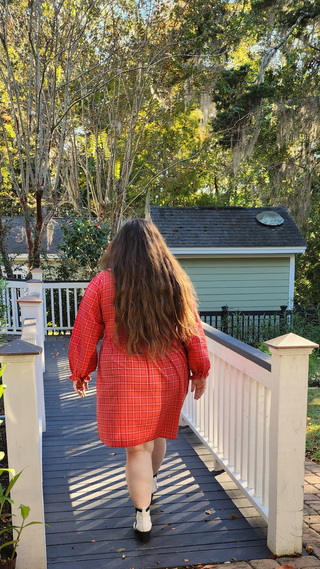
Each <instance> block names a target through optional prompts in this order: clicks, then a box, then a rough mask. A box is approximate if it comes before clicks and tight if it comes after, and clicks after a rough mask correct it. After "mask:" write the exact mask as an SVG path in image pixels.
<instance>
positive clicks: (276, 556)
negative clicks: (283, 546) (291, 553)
mask: <svg viewBox="0 0 320 569" xmlns="http://www.w3.org/2000/svg"><path fill="white" fill-rule="evenodd" d="M269 559H278V555H277V554H276V553H275V554H274V555H270V557H269Z"/></svg>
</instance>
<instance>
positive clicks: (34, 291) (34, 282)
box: [27, 269, 46, 371]
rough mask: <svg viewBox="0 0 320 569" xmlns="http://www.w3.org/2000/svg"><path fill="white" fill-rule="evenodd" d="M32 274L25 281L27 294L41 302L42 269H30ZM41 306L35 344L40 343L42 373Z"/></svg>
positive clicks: (42, 329)
mask: <svg viewBox="0 0 320 569" xmlns="http://www.w3.org/2000/svg"><path fill="white" fill-rule="evenodd" d="M30 272H31V274H32V279H31V280H29V281H27V285H28V292H29V296H36V297H37V298H40V300H42V301H43V282H42V275H43V271H42V269H32V271H30ZM43 316H44V315H43V306H42V307H41V311H40V312H39V320H38V325H37V328H38V329H37V344H38V342H39V341H41V343H40V344H38V345H39V346H41V347H42V355H41V357H42V369H43V371H45V365H46V364H45V354H44V317H43ZM40 330H41V331H42V332H41V336H40Z"/></svg>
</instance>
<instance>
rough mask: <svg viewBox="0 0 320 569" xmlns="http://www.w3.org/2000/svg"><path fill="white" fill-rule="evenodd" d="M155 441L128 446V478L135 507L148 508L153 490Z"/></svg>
mask: <svg viewBox="0 0 320 569" xmlns="http://www.w3.org/2000/svg"><path fill="white" fill-rule="evenodd" d="M153 449H154V441H149V442H147V443H143V444H141V445H136V446H133V447H128V448H126V451H127V464H126V478H127V484H128V490H129V494H130V498H131V500H132V502H133V505H134V506H135V508H139V509H142V508H148V506H149V505H150V502H151V490H152V477H153V472H152V453H153Z"/></svg>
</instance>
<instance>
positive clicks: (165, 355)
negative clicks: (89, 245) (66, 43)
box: [69, 219, 210, 541]
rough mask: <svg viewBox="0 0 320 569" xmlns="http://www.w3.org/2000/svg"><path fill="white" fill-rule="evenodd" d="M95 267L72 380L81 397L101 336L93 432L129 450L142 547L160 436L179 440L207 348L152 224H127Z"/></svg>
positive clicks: (199, 386) (73, 351)
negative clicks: (186, 405) (182, 412)
mask: <svg viewBox="0 0 320 569" xmlns="http://www.w3.org/2000/svg"><path fill="white" fill-rule="evenodd" d="M101 264H102V269H103V271H102V272H101V273H99V274H98V275H97V276H96V277H95V278H94V279H93V280H92V281H91V283H90V284H89V286H88V288H87V289H86V292H85V294H84V297H83V299H82V302H81V305H80V308H79V312H78V315H77V318H76V322H75V325H74V329H73V333H72V338H71V341H70V348H69V361H70V369H71V373H72V376H71V377H70V379H72V381H73V382H74V383H73V386H74V389H75V391H76V392H77V393H78V394H79V395H80V396H81V397H84V395H85V391H86V390H87V389H88V381H89V380H90V376H89V374H90V373H91V372H93V371H94V370H95V369H96V366H97V363H98V355H97V349H96V346H97V343H98V342H99V340H100V339H101V338H102V336H103V341H102V346H101V350H100V356H99V363H98V375H97V421H98V434H99V437H100V439H101V441H102V442H103V443H105V444H106V445H108V446H112V447H125V448H126V454H127V463H126V479H127V484H128V490H129V494H130V497H131V499H132V502H133V504H134V506H135V508H136V521H135V523H134V526H133V527H134V529H135V530H136V532H137V536H138V537H139V539H140V540H141V541H148V539H149V536H150V530H151V527H152V523H151V519H150V511H149V507H150V502H151V497H152V494H153V493H154V492H155V491H156V489H157V483H156V475H157V472H158V470H159V468H160V466H161V464H162V461H163V458H164V455H165V451H166V439H167V438H169V439H176V438H177V433H178V425H179V416H180V410H181V407H182V404H183V401H184V399H185V397H186V394H187V391H188V384H189V380H191V391H194V397H195V399H199V397H200V396H201V395H202V393H203V392H204V390H205V383H206V379H205V378H206V377H207V375H208V373H209V368H210V363H209V359H208V352H207V345H206V340H205V336H204V333H203V329H202V326H201V322H200V319H199V316H198V312H197V309H196V302H195V295H194V290H193V287H192V284H191V282H190V280H189V277H188V276H187V275H186V273H185V272H184V271H183V269H182V268H181V267H180V265H179V263H178V262H177V261H176V260H175V258H174V257H173V256H172V254H171V253H170V251H169V249H168V247H167V246H166V244H165V242H164V240H163V238H162V236H161V235H160V233H159V231H158V229H157V228H156V227H155V225H153V224H152V223H149V222H148V221H145V220H143V219H134V220H132V221H128V222H126V223H125V224H124V225H123V227H122V228H121V229H120V231H119V233H118V234H117V236H116V237H115V238H114V239H113V241H112V242H111V244H110V245H109V247H108V249H107V251H106V253H105V254H104V256H103V258H102V261H101ZM190 372H191V373H190ZM191 374H192V375H191Z"/></svg>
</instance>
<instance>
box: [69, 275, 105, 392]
mask: <svg viewBox="0 0 320 569" xmlns="http://www.w3.org/2000/svg"><path fill="white" fill-rule="evenodd" d="M103 331H104V324H103V319H102V313H101V305H100V276H99V275H97V276H96V277H95V278H94V279H93V280H92V281H91V282H90V283H89V285H88V287H87V289H86V291H85V294H84V296H83V299H82V301H81V304H80V307H79V311H78V314H77V317H76V320H75V323H74V327H73V332H72V336H71V340H70V345H69V354H68V355H69V364H70V370H71V374H72V375H71V376H70V379H71V380H72V381H73V382H74V384H73V386H74V389H75V391H76V392H77V393H78V394H79V395H80V396H81V397H84V396H85V391H86V390H87V389H88V381H90V379H91V378H90V375H89V374H90V373H91V372H93V371H94V370H95V369H96V367H97V363H98V353H97V344H98V342H99V340H100V339H101V337H102V335H103Z"/></svg>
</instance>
